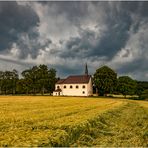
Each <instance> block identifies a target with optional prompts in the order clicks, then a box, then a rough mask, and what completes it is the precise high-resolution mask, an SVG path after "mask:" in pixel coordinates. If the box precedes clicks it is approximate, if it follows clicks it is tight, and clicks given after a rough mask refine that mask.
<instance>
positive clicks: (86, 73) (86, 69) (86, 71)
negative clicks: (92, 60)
mask: <svg viewBox="0 0 148 148" xmlns="http://www.w3.org/2000/svg"><path fill="white" fill-rule="evenodd" d="M85 75H88V68H87V63H86V65H85Z"/></svg>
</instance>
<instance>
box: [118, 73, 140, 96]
mask: <svg viewBox="0 0 148 148" xmlns="http://www.w3.org/2000/svg"><path fill="white" fill-rule="evenodd" d="M136 87H137V83H136V81H135V80H133V79H132V78H130V77H129V76H121V77H119V78H118V81H117V91H118V92H120V93H121V94H123V95H124V97H125V98H126V96H127V95H134V94H135V91H136Z"/></svg>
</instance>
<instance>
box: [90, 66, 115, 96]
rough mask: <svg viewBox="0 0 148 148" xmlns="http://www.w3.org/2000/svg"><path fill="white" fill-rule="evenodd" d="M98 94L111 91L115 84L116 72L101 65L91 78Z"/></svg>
mask: <svg viewBox="0 0 148 148" xmlns="http://www.w3.org/2000/svg"><path fill="white" fill-rule="evenodd" d="M93 81H94V84H95V86H96V88H97V89H98V92H99V95H101V96H102V95H105V94H107V93H112V92H113V91H114V89H115V87H116V84H117V74H116V73H115V72H114V71H113V70H112V69H111V68H109V67H107V66H103V67H101V68H99V69H97V70H96V72H95V74H94V78H93Z"/></svg>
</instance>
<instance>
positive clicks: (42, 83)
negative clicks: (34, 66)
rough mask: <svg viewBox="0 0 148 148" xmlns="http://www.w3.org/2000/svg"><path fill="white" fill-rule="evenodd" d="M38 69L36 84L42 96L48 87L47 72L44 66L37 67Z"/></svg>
mask: <svg viewBox="0 0 148 148" xmlns="http://www.w3.org/2000/svg"><path fill="white" fill-rule="evenodd" d="M38 68H39V69H38V78H39V79H38V83H39V87H40V91H41V93H42V95H44V91H45V90H47V86H48V78H49V70H48V67H47V66H46V65H39V67H38Z"/></svg>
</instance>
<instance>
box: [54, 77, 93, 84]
mask: <svg viewBox="0 0 148 148" xmlns="http://www.w3.org/2000/svg"><path fill="white" fill-rule="evenodd" d="M90 78H91V76H90V75H75V76H69V77H67V78H66V79H61V80H59V81H58V82H57V83H56V84H83V83H88V82H89V80H90Z"/></svg>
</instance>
